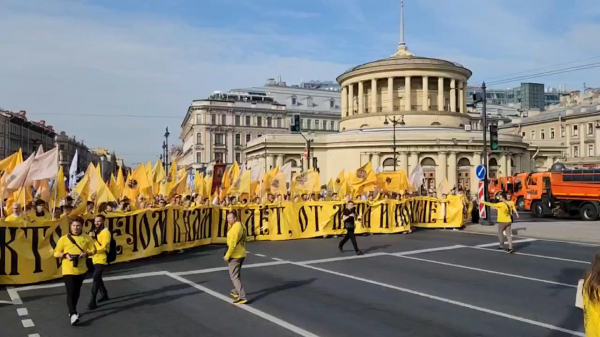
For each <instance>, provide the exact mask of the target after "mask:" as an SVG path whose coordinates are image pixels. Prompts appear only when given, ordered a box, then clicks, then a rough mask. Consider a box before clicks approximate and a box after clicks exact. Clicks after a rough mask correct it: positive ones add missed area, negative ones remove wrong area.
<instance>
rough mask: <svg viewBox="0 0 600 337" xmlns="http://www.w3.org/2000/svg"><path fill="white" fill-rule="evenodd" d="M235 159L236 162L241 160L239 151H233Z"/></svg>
mask: <svg viewBox="0 0 600 337" xmlns="http://www.w3.org/2000/svg"><path fill="white" fill-rule="evenodd" d="M235 161H236V162H238V163H241V162H242V154H241V153H239V152H236V153H235Z"/></svg>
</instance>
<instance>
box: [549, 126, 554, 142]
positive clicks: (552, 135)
mask: <svg viewBox="0 0 600 337" xmlns="http://www.w3.org/2000/svg"><path fill="white" fill-rule="evenodd" d="M550 139H554V128H550Z"/></svg>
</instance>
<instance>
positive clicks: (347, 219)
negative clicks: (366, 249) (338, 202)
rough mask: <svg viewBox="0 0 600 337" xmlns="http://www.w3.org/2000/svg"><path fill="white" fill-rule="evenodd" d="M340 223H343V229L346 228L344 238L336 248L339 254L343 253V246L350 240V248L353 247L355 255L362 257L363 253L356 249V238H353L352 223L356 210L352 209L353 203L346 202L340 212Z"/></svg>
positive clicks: (354, 219)
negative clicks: (346, 204)
mask: <svg viewBox="0 0 600 337" xmlns="http://www.w3.org/2000/svg"><path fill="white" fill-rule="evenodd" d="M342 221H343V222H344V228H346V236H344V238H343V239H342V241H341V242H340V245H339V246H338V248H339V249H340V252H343V251H344V244H346V242H348V240H350V241H351V242H352V246H353V247H354V251H355V252H356V255H362V254H363V252H362V251H361V250H360V249H358V244H357V243H356V237H355V236H354V222H355V221H356V208H354V201H352V200H350V201H348V206H346V208H345V209H344V211H343V212H342Z"/></svg>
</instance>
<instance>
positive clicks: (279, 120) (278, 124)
mask: <svg viewBox="0 0 600 337" xmlns="http://www.w3.org/2000/svg"><path fill="white" fill-rule="evenodd" d="M277 127H278V128H280V127H281V117H277Z"/></svg>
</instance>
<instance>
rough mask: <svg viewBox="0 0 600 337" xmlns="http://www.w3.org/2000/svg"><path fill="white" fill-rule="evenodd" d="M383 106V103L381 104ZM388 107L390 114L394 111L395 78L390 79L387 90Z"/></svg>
mask: <svg viewBox="0 0 600 337" xmlns="http://www.w3.org/2000/svg"><path fill="white" fill-rule="evenodd" d="M381 105H382V106H383V102H382V103H381ZM387 107H388V111H389V112H393V111H394V78H393V77H388V89H387Z"/></svg>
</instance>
